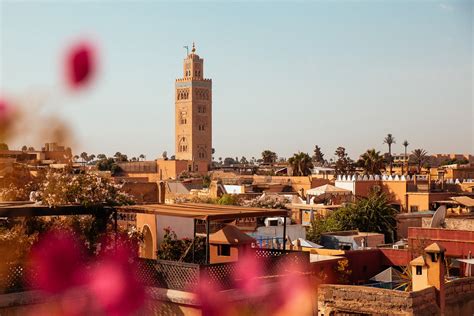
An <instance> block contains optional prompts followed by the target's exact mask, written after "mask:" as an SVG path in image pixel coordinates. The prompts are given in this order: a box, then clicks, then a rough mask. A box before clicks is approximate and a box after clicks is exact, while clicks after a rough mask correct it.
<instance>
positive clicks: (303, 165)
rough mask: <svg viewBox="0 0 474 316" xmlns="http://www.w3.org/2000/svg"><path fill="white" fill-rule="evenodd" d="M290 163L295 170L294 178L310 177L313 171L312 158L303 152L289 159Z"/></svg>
mask: <svg viewBox="0 0 474 316" xmlns="http://www.w3.org/2000/svg"><path fill="white" fill-rule="evenodd" d="M288 163H289V164H290V166H291V168H292V169H293V175H294V176H307V175H310V174H311V171H312V169H313V162H312V160H311V157H310V156H309V155H308V154H306V153H302V152H299V153H297V154H294V155H293V157H291V158H290V159H288Z"/></svg>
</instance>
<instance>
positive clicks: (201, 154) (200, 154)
mask: <svg viewBox="0 0 474 316" xmlns="http://www.w3.org/2000/svg"><path fill="white" fill-rule="evenodd" d="M198 158H199V159H204V158H206V151H205V150H204V149H203V148H200V149H199V151H198Z"/></svg>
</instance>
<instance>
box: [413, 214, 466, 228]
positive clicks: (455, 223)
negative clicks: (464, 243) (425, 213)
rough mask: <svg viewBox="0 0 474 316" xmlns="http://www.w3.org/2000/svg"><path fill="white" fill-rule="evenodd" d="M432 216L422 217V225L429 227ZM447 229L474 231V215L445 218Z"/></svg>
mask: <svg viewBox="0 0 474 316" xmlns="http://www.w3.org/2000/svg"><path fill="white" fill-rule="evenodd" d="M430 224H431V217H429V218H423V219H422V226H421V227H424V228H429V227H430ZM445 224H446V227H444V228H446V229H457V230H469V231H474V217H473V216H472V215H456V216H451V217H447V218H445Z"/></svg>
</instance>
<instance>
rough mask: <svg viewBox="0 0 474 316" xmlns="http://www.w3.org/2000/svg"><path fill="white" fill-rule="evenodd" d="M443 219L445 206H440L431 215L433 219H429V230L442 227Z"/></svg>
mask: <svg viewBox="0 0 474 316" xmlns="http://www.w3.org/2000/svg"><path fill="white" fill-rule="evenodd" d="M445 218H446V206H444V205H441V206H440V207H438V209H437V210H436V212H435V213H434V214H433V217H432V218H431V223H430V227H431V228H441V227H443V225H444V219H445Z"/></svg>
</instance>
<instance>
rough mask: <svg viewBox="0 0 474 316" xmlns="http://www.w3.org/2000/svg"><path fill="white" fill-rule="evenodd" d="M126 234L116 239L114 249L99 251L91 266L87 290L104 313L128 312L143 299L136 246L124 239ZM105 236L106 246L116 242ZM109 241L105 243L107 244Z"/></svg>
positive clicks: (143, 288)
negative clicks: (134, 260)
mask: <svg viewBox="0 0 474 316" xmlns="http://www.w3.org/2000/svg"><path fill="white" fill-rule="evenodd" d="M126 240H127V239H126V238H125V237H120V238H119V240H117V243H116V244H117V249H114V250H108V251H104V252H102V253H101V255H100V258H99V261H98V263H97V264H96V265H95V266H94V267H93V268H92V270H91V274H90V280H89V283H88V287H89V290H90V292H91V294H92V296H93V297H94V298H95V300H96V301H97V303H98V304H99V306H100V307H101V308H102V310H103V312H104V313H105V314H106V315H130V314H132V313H134V312H136V311H137V310H138V309H140V308H141V307H142V306H143V304H144V302H145V299H146V295H145V287H144V285H143V284H142V283H141V282H140V281H139V280H138V273H137V267H136V264H135V263H134V262H133V261H132V258H135V257H136V249H135V247H132V245H131V244H130V243H128V242H126ZM115 242H116V241H115V240H113V239H108V240H107V241H106V242H105V243H106V247H105V248H104V249H110V247H109V246H108V245H110V244H112V243H113V244H115ZM107 244H108V245H107Z"/></svg>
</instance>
